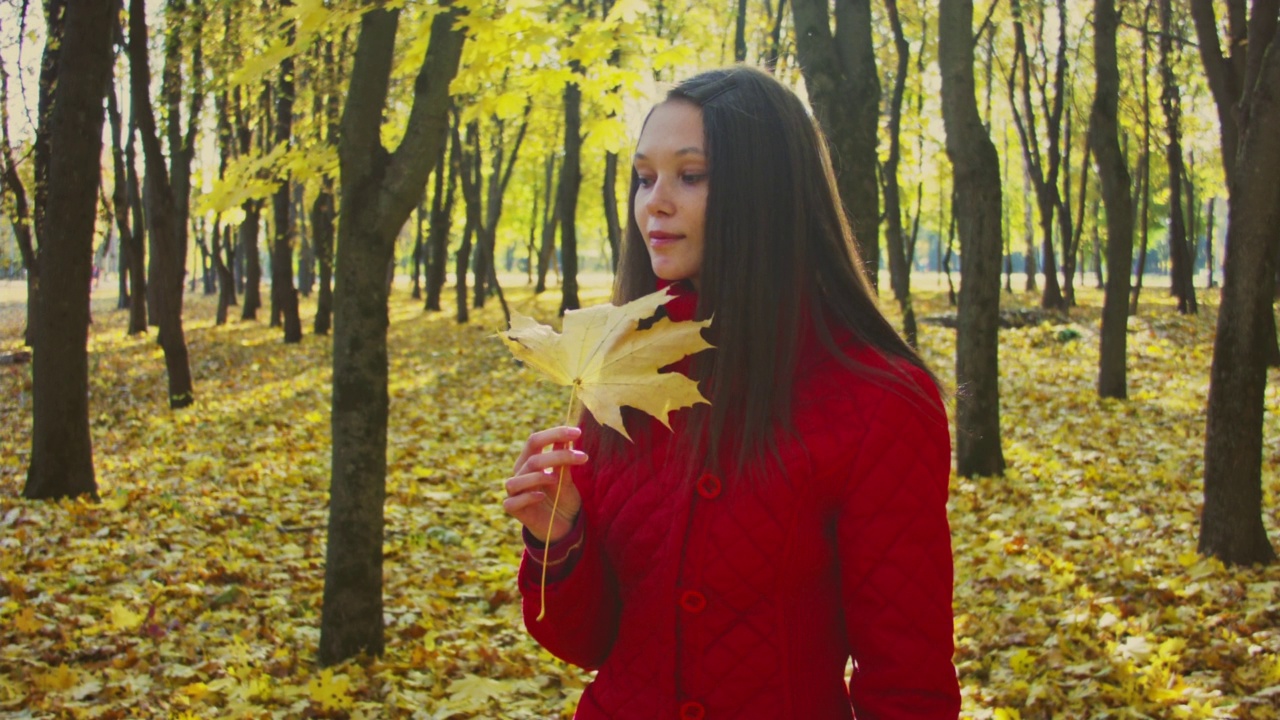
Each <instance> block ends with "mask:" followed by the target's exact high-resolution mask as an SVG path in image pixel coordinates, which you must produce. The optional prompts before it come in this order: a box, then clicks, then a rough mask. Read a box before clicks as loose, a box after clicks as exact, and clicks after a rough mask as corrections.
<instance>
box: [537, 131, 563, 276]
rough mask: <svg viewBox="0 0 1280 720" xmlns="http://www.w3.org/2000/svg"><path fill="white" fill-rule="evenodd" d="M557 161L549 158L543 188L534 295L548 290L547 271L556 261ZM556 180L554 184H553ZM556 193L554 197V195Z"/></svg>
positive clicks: (557, 222)
mask: <svg viewBox="0 0 1280 720" xmlns="http://www.w3.org/2000/svg"><path fill="white" fill-rule="evenodd" d="M555 165H556V161H555V156H554V155H548V156H547V178H546V179H547V182H546V184H545V185H544V186H543V190H544V192H545V193H546V194H545V196H544V198H543V200H544V203H543V206H542V207H543V218H542V245H541V247H540V248H539V249H538V284H537V285H534V288H533V293H534V294H535V295H537V294H538V293H541V292H543V291H545V290H546V289H547V270H548V269H550V267H551V264H552V263H553V262H554V261H555V253H556V226H557V225H558V224H559V223H560V197H561V192H560V180H561V175H560V174H559V173H557V172H556V167H555ZM553 180H554V182H553ZM553 192H554V193H555V194H554V195H552V193H553Z"/></svg>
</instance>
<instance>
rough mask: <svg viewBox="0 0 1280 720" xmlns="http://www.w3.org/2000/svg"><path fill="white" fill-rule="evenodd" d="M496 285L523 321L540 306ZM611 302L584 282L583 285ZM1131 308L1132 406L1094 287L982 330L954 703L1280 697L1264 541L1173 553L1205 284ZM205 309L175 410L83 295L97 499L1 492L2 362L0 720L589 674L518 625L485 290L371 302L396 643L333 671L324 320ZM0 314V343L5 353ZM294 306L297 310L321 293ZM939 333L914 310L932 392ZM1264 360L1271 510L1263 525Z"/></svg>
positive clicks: (473, 692)
mask: <svg viewBox="0 0 1280 720" xmlns="http://www.w3.org/2000/svg"><path fill="white" fill-rule="evenodd" d="M932 280H933V279H932V278H930V279H929V280H927V281H923V282H919V283H917V285H918V286H919V287H920V288H921V289H920V290H919V291H918V294H917V297H916V308H917V313H918V315H919V316H920V317H922V318H923V317H926V316H936V315H941V314H944V313H946V312H948V311H949V308H948V307H947V301H946V294H945V291H943V292H939V291H938V290H936V288H937V285H936V284H935V283H934V282H933V281H932ZM1089 284H1090V285H1092V282H1090V283H1089ZM448 292H449V298H450V299H451V298H452V294H451V293H452V290H451V289H450V290H449V291H448ZM508 294H509V297H510V299H511V301H512V304H513V306H514V307H516V308H517V309H520V310H522V311H524V312H526V313H529V314H534V315H536V316H540V317H543V318H550V317H552V316H553V315H554V311H555V307H556V305H557V302H558V299H559V296H558V291H553V292H548V293H546V294H544V295H542V296H541V297H538V298H534V297H532V296H531V295H530V293H529V292H528V290H525V289H522V288H520V287H516V286H513V287H512V288H511V289H510V290H509V291H508ZM606 294H607V293H606V289H605V287H604V286H603V285H602V284H595V285H592V286H590V287H589V288H588V289H587V291H586V292H584V294H583V300H584V302H587V303H590V302H596V301H600V300H602V299H603V298H604V297H605V296H606ZM887 294H888V293H887V291H886V292H885V295H886V297H887ZM17 300H21V296H20V295H19V296H18V298H17ZM1143 300H1144V303H1143V306H1142V311H1141V313H1140V314H1139V315H1138V316H1137V317H1135V318H1133V319H1132V320H1131V321H1130V332H1129V351H1130V358H1131V360H1130V376H1129V378H1130V386H1129V387H1130V398H1129V400H1127V401H1100V400H1098V399H1097V397H1096V395H1095V393H1094V389H1093V388H1094V380H1095V375H1096V366H1097V354H1098V318H1099V314H1100V309H1099V308H1100V305H1101V295H1100V294H1099V293H1098V292H1097V291H1096V290H1093V289H1085V290H1082V291H1081V296H1080V302H1081V307H1079V308H1076V309H1073V310H1072V312H1071V314H1070V316H1069V317H1063V318H1051V319H1050V320H1047V321H1045V322H1042V323H1039V324H1035V325H1032V326H1029V327H1024V328H1020V329H1010V330H1002V331H1001V333H1000V343H1001V349H1000V353H1001V354H1000V362H1001V396H1002V415H1001V421H1002V432H1003V433H1004V438H1003V443H1004V452H1005V458H1006V460H1007V461H1008V463H1009V470H1008V472H1007V474H1006V475H1005V477H1003V478H1000V479H989V478H980V479H966V478H953V480H952V486H951V505H950V518H951V523H952V534H953V539H954V545H955V564H956V592H955V610H956V624H955V627H956V640H957V655H956V663H957V667H958V669H959V673H960V679H961V683H962V688H963V694H964V716H965V717H969V718H1000V719H1012V718H1027V719H1029V718H1059V717H1061V718H1129V717H1132V718H1143V717H1148V718H1227V717H1238V718H1258V719H1261V718H1280V711H1277V709H1276V708H1277V707H1280V564H1278V565H1274V566H1271V567H1267V568H1236V569H1227V568H1224V567H1223V566H1222V565H1221V564H1220V563H1218V562H1216V561H1213V560H1205V559H1202V558H1201V557H1199V556H1198V555H1197V554H1196V552H1195V548H1196V536H1197V532H1198V513H1199V509H1200V505H1201V500H1202V476H1203V462H1202V455H1203V447H1204V408H1205V404H1206V398H1207V392H1208V383H1209V380H1208V377H1209V365H1210V359H1211V355H1212V338H1213V328H1214V318H1215V313H1216V304H1217V293H1216V291H1213V292H1205V291H1201V302H1202V310H1201V314H1200V315H1198V316H1194V317H1180V316H1178V315H1177V314H1176V312H1174V310H1173V307H1172V305H1171V304H1170V303H1169V302H1167V300H1166V298H1165V297H1164V293H1163V292H1159V291H1151V292H1148V293H1146V294H1145V295H1144V296H1143ZM1005 301H1006V303H1007V304H1008V305H1009V307H1010V308H1027V307H1031V306H1034V303H1035V297H1033V296H1031V295H1026V294H1014V295H1008V296H1006V297H1005ZM213 303H214V301H213V298H207V297H200V296H196V297H190V298H189V299H188V302H187V321H186V330H187V339H188V343H189V345H190V351H191V358H192V361H191V364H192V370H193V373H194V376H195V381H196V404H195V405H194V406H193V407H191V408H188V409H186V410H182V411H178V412H171V411H169V410H168V408H167V403H166V385H165V378H164V364H163V358H162V355H161V352H160V349H159V347H157V345H156V343H155V335H154V332H152V333H151V334H149V335H148V336H146V337H136V338H130V337H127V336H125V334H124V328H125V324H126V320H127V318H126V313H125V312H123V311H115V310H112V308H113V307H114V303H113V302H111V301H109V299H108V298H106V297H99V298H98V299H97V300H95V303H94V324H93V326H92V328H91V331H90V341H89V353H90V394H91V398H90V409H91V412H90V426H91V432H92V435H93V442H94V454H95V465H96V468H97V477H98V483H99V486H100V488H101V492H102V502H101V503H97V504H92V503H88V502H62V503H46V502H28V501H24V500H22V499H20V491H21V488H22V484H23V480H24V478H25V472H26V465H27V458H28V453H29V448H30V427H31V366H30V364H24V365H17V366H5V367H0V715H2V716H4V717H9V718H111V719H119V718H183V719H184V720H190V719H193V718H213V717H222V718H273V717H276V718H345V717H351V718H384V717H385V718H437V719H443V718H471V717H476V718H480V717H502V718H547V717H568V716H569V715H570V714H571V712H572V708H573V706H574V704H575V701H576V698H577V697H578V695H579V694H580V693H581V690H582V687H583V686H584V683H586V682H587V681H588V680H589V678H590V676H589V675H588V674H587V673H584V672H581V671H578V670H576V669H574V668H571V667H568V666H566V665H565V664H563V663H561V662H559V661H557V660H555V659H554V658H552V657H551V656H550V655H548V654H547V653H546V652H544V651H542V650H540V649H539V648H538V647H537V646H536V644H534V643H533V642H532V641H531V640H530V639H529V637H528V636H527V634H526V633H525V631H524V630H523V628H522V626H521V620H520V606H519V600H518V594H517V592H516V588H515V579H514V577H515V570H516V567H517V563H518V561H519V557H520V551H521V544H520V540H519V535H518V533H517V532H516V527H515V524H514V523H513V521H511V520H510V519H509V518H507V517H506V516H505V515H503V513H502V511H501V507H500V505H499V502H500V500H501V498H502V497H503V494H504V493H503V492H502V489H501V485H500V483H501V480H502V478H504V477H505V476H506V475H507V473H508V472H509V470H510V464H511V462H512V460H513V458H514V456H515V454H516V453H517V451H518V448H519V447H520V444H521V443H522V442H523V439H524V437H525V436H526V435H527V433H528V431H529V430H530V429H531V428H536V427H541V426H545V425H549V424H553V423H555V422H557V421H558V418H560V417H561V416H562V415H563V413H564V403H565V402H566V398H565V397H564V393H562V392H561V388H559V387H556V386H551V385H548V384H544V383H541V382H536V381H535V378H534V376H533V374H532V372H531V371H529V370H527V369H521V368H519V367H517V366H516V365H515V363H513V362H512V360H511V358H510V356H509V354H508V353H507V351H506V350H505V349H504V348H503V347H502V345H501V343H500V342H498V340H497V339H496V338H495V337H494V333H495V332H496V331H497V330H498V329H499V327H500V325H501V312H500V309H499V308H498V305H497V303H496V302H492V303H490V305H489V307H486V308H485V309H483V310H481V311H478V312H476V313H475V314H474V315H473V319H472V322H471V323H470V324H467V325H458V324H456V323H455V322H454V321H453V317H452V313H451V312H446V313H424V312H422V310H421V306H420V304H419V302H418V301H414V300H411V299H410V298H409V296H408V293H407V291H404V290H403V289H401V288H397V291H396V292H395V294H394V295H393V297H392V301H391V309H390V317H391V328H390V341H389V343H390V364H391V382H390V392H391V399H392V404H391V419H390V429H389V440H388V448H387V460H388V487H387V504H386V518H387V542H386V567H385V588H384V594H385V598H386V605H385V620H386V627H387V648H386V653H385V655H384V656H382V657H381V658H378V659H362V660H359V661H352V662H349V663H346V664H343V665H341V666H338V667H334V668H331V669H325V670H322V669H320V668H318V667H317V666H316V664H315V655H316V647H317V642H318V636H319V614H320V613H319V606H320V600H321V591H322V586H323V572H324V552H325V542H324V538H325V523H326V502H327V488H328V477H329V441H328V433H329V412H328V405H329V396H330V378H331V370H330V367H331V363H330V359H331V350H330V347H331V346H330V340H329V339H328V338H325V337H316V336H313V335H310V334H308V335H307V336H306V337H305V338H304V339H303V341H302V342H301V343H300V344H297V345H284V344H282V343H281V341H280V338H281V333H280V331H279V330H278V329H272V328H269V327H267V325H266V323H265V322H240V321H235V322H232V323H231V324H229V325H227V326H224V327H215V326H214V325H213V306H214V305H213ZM883 304H884V306H885V309H886V311H887V312H888V313H889V314H890V315H891V317H893V318H894V321H895V322H896V321H897V315H896V308H895V304H894V303H893V302H892V301H891V300H888V299H886V300H885V301H884V303H883ZM13 307H14V306H13V305H12V304H11V303H6V309H7V312H4V313H0V353H3V352H7V351H11V350H16V349H18V348H19V344H20V339H19V338H20V333H21V330H22V315H21V313H20V312H14V311H13ZM303 308H304V327H307V328H309V326H310V325H309V322H310V316H311V315H312V314H313V313H314V300H312V301H305V300H304V303H303ZM237 316H238V313H237ZM260 316H261V317H263V318H265V317H266V316H267V314H266V311H262V312H261V313H260ZM954 340H955V335H954V331H953V330H949V329H946V328H945V327H940V326H938V325H933V324H922V325H921V344H922V352H923V354H924V356H925V357H926V359H927V360H928V361H929V362H930V363H932V364H933V366H934V367H935V368H936V369H937V371H938V372H939V374H940V375H941V377H942V378H943V380H944V382H946V383H948V384H949V385H952V384H953V377H954V375H953V367H954V364H953V362H952V359H951V358H952V356H953V355H952V354H953V351H954ZM1270 379H1271V383H1270V387H1269V389H1268V395H1267V407H1268V409H1269V410H1270V411H1271V412H1270V413H1269V414H1268V416H1267V428H1266V433H1265V438H1266V449H1265V456H1266V457H1265V460H1266V466H1265V468H1264V475H1263V484H1264V494H1265V508H1266V509H1265V517H1264V521H1265V523H1266V526H1267V528H1268V530H1269V531H1270V533H1271V536H1272V538H1273V540H1280V502H1278V501H1277V497H1278V496H1280V414H1278V413H1277V410H1280V392H1277V390H1276V388H1277V385H1278V384H1280V374H1278V373H1277V372H1276V371H1273V374H1272V376H1271V378H1270Z"/></svg>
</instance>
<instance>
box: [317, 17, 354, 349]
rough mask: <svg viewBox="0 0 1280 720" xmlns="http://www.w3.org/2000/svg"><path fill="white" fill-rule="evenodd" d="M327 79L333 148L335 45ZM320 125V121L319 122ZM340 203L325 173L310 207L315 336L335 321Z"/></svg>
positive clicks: (328, 51)
mask: <svg viewBox="0 0 1280 720" xmlns="http://www.w3.org/2000/svg"><path fill="white" fill-rule="evenodd" d="M342 42H343V46H344V47H345V46H346V44H347V35H346V33H345V32H344V33H343V36H342ZM324 68H325V69H324V77H325V85H326V92H325V105H324V107H325V109H324V123H325V129H324V133H325V142H326V143H328V144H329V146H330V147H333V146H336V145H338V132H339V130H338V122H339V112H340V108H339V89H338V87H337V85H338V63H337V61H336V59H335V58H334V51H333V41H332V40H326V41H325V44H324ZM317 122H319V119H318V118H317ZM336 203H337V200H336V198H335V197H334V192H333V176H332V175H329V174H328V173H326V174H325V175H324V176H323V177H322V178H321V179H320V192H319V193H317V194H316V199H315V201H313V202H312V203H311V235H312V240H313V243H314V245H315V249H316V264H317V265H318V268H319V275H320V278H319V279H320V289H319V291H318V292H317V294H316V317H315V320H314V324H313V330H312V331H313V332H314V333H315V334H316V335H328V334H329V324H330V321H331V320H332V318H333V254H334V247H333V245H334V235H335V233H336V232H337V228H336V223H335V218H336V215H337V205H336Z"/></svg>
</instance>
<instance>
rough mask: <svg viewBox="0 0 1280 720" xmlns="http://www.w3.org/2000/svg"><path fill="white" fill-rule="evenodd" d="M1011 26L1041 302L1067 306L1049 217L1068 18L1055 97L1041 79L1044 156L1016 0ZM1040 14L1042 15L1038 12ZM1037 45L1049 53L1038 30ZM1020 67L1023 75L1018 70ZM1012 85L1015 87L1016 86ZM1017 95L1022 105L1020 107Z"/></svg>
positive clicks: (1058, 155) (1013, 99)
mask: <svg viewBox="0 0 1280 720" xmlns="http://www.w3.org/2000/svg"><path fill="white" fill-rule="evenodd" d="M1064 3H1065V0H1058V11H1059V16H1060V17H1061V18H1065V15H1066V10H1065V5H1064ZM1012 9H1013V29H1014V47H1015V50H1014V62H1013V71H1012V72H1011V74H1010V75H1009V83H1010V84H1009V105H1010V108H1011V109H1012V110H1013V119H1014V124H1015V125H1016V126H1017V129H1018V138H1019V139H1020V140H1021V142H1022V152H1023V155H1024V157H1025V160H1026V164H1027V170H1028V173H1029V174H1030V176H1031V182H1032V185H1033V186H1034V187H1035V193H1036V207H1037V209H1038V210H1039V219H1040V234H1041V261H1042V264H1043V270H1044V293H1043V294H1042V295H1041V297H1040V305H1041V307H1044V308H1046V309H1052V310H1066V309H1067V305H1066V298H1065V297H1064V296H1063V294H1062V286H1061V285H1060V284H1059V282H1058V267H1057V261H1056V259H1055V256H1054V248H1053V221H1054V212H1055V210H1056V209H1057V208H1058V207H1059V206H1061V205H1062V198H1061V194H1060V193H1059V192H1058V174H1059V172H1060V170H1061V165H1062V148H1061V143H1060V137H1061V133H1062V113H1063V108H1064V102H1063V101H1064V95H1065V92H1064V83H1065V76H1066V69H1067V60H1066V58H1067V54H1066V53H1067V48H1066V27H1065V25H1066V23H1065V20H1060V21H1059V38H1058V49H1057V55H1056V62H1055V65H1054V75H1053V91H1054V94H1053V98H1052V99H1050V98H1049V96H1048V92H1049V90H1048V88H1046V87H1044V86H1043V85H1042V86H1041V88H1040V91H1041V97H1040V100H1041V105H1042V107H1044V108H1046V112H1045V113H1044V124H1045V130H1046V138H1045V147H1044V152H1045V154H1046V155H1047V158H1042V157H1041V147H1040V141H1039V135H1038V131H1037V129H1036V128H1037V121H1036V113H1035V105H1034V104H1033V103H1032V98H1031V83H1032V68H1031V56H1030V53H1029V51H1028V48H1027V41H1026V19H1025V18H1024V17H1023V15H1024V11H1023V8H1022V3H1021V1H1020V0H1013V5H1012ZM1042 19H1043V18H1042ZM1038 37H1039V38H1040V41H1041V42H1040V46H1039V48H1038V51H1037V56H1040V55H1047V51H1046V50H1045V48H1044V44H1043V40H1044V38H1043V33H1039V34H1038ZM1019 71H1021V81H1020V82H1019V81H1018V80H1017V75H1018V73H1019ZM1015 86H1016V87H1015ZM1019 101H1021V111H1020V110H1019Z"/></svg>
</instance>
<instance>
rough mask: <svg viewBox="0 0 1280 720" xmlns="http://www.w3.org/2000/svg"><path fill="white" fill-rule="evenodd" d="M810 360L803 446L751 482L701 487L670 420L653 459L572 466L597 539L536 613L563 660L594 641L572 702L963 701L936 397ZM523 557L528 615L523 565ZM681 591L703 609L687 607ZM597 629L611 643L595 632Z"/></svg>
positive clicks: (866, 705) (529, 569)
mask: <svg viewBox="0 0 1280 720" xmlns="http://www.w3.org/2000/svg"><path fill="white" fill-rule="evenodd" d="M857 359H858V360H859V361H860V362H864V363H869V364H876V363H879V364H880V365H881V366H882V367H886V368H887V365H886V364H885V363H884V361H883V360H879V359H878V356H872V355H870V353H865V352H864V353H860V354H858V355H857ZM810 367H811V368H812V370H811V372H809V373H808V374H807V375H806V376H805V377H804V379H803V380H802V382H801V383H800V384H799V386H798V387H797V388H796V392H795V407H796V418H795V423H796V427H797V429H798V430H800V432H801V433H802V434H803V435H804V437H805V438H806V443H805V446H804V447H801V446H799V445H789V446H786V447H784V448H783V453H784V458H786V460H787V462H786V467H787V473H786V474H785V475H786V476H785V477H777V478H774V479H772V480H771V481H770V482H769V484H768V485H767V486H766V487H764V488H760V489H756V488H745V487H743V486H741V485H735V484H734V478H732V477H729V478H725V479H724V491H723V492H722V493H721V494H720V495H719V496H718V497H716V498H714V499H705V498H703V497H700V496H699V495H698V493H697V492H696V490H695V486H694V483H693V480H696V478H684V477H681V476H679V474H678V473H676V472H674V471H673V470H671V469H669V468H665V467H664V465H663V462H662V460H663V459H664V458H665V453H666V446H667V443H666V435H665V433H666V431H665V430H660V431H658V432H657V433H656V434H655V440H654V443H653V446H652V448H650V452H651V453H652V454H651V458H652V459H653V462H652V463H647V462H638V463H629V464H619V465H618V466H610V467H604V466H598V467H595V468H593V469H592V472H591V473H590V474H587V473H583V474H581V475H577V476H575V480H576V481H577V482H579V486H580V487H581V488H582V489H583V495H584V498H585V500H586V506H585V507H587V515H586V522H587V543H586V544H587V545H592V544H593V543H594V545H592V547H591V548H589V549H588V550H587V551H584V554H583V559H582V560H580V561H579V566H578V567H575V568H574V570H573V571H572V572H571V573H570V576H569V577H567V578H566V579H565V580H564V581H562V582H560V583H557V587H556V588H555V590H556V592H555V594H554V596H550V597H549V603H551V606H550V608H549V617H548V619H547V620H545V621H544V622H543V623H538V625H541V626H542V627H540V628H534V627H533V622H532V619H531V618H530V621H529V623H530V630H531V631H532V632H534V633H535V635H536V636H537V637H538V639H539V641H540V642H542V643H543V644H544V645H545V646H546V647H547V648H548V649H549V650H551V651H552V652H553V653H556V654H557V655H560V656H561V657H565V658H567V659H570V660H573V659H575V658H579V657H583V656H584V654H585V655H589V654H590V653H586V652H585V650H584V649H585V648H592V649H596V650H598V649H600V648H601V647H603V648H604V650H605V652H604V654H605V656H606V658H605V659H604V661H603V665H602V666H601V667H600V670H599V673H598V674H597V676H596V679H595V681H594V682H593V683H592V684H591V685H590V686H589V687H588V688H587V690H586V692H585V693H584V696H583V700H582V702H581V704H580V706H579V708H578V714H577V717H579V718H588V719H591V718H644V719H645V720H648V719H650V718H676V717H678V713H679V708H680V704H681V703H683V702H685V701H690V700H692V701H696V702H699V703H701V704H702V705H703V706H704V707H705V709H706V714H705V717H706V718H707V719H708V720H717V719H719V718H748V719H749V718H770V719H772V718H805V719H806V720H807V719H810V718H812V719H814V720H824V719H826V718H832V719H834V718H840V719H841V720H845V719H847V718H850V717H852V716H853V714H854V709H855V708H856V710H857V713H858V715H859V716H860V717H862V716H865V717H869V718H955V717H956V716H957V714H958V712H959V691H958V686H957V683H956V678H955V671H954V668H953V667H952V665H951V653H952V639H951V636H952V630H951V582H952V568H951V554H950V534H949V530H948V528H947V524H946V508H945V504H946V487H947V476H948V469H949V465H950V446H949V441H948V437H947V431H946V419H945V416H944V415H943V414H942V411H941V407H940V403H938V402H937V400H936V398H934V402H933V403H926V402H923V401H922V400H920V399H918V398H914V397H904V396H902V394H901V393H897V394H895V393H893V392H891V391H886V390H884V389H883V388H880V387H878V386H876V385H874V384H872V383H869V382H868V381H866V380H864V379H862V378H861V377H860V376H859V375H857V374H855V373H852V372H850V371H848V370H846V369H845V368H844V367H843V366H841V365H840V364H838V363H835V362H825V363H816V364H814V365H811V366H810ZM908 394H909V393H908ZM677 426H678V418H677ZM673 465H678V464H677V463H673ZM815 468H816V470H815ZM525 565H526V566H525V567H524V568H522V571H521V587H522V590H523V591H524V592H525V593H526V597H528V596H529V595H530V594H532V595H533V596H534V597H535V600H534V603H535V605H534V606H533V612H534V613H535V614H536V611H537V610H536V594H537V592H536V590H537V584H536V573H535V572H533V571H535V570H536V565H535V564H532V563H530V562H529V561H528V560H526V564H525ZM591 573H596V575H591ZM579 576H581V577H579ZM584 578H586V579H585V580H584ZM531 580H532V582H531ZM601 586H603V587H606V588H607V587H613V586H616V587H617V588H618V596H617V599H616V601H609V602H600V601H597V600H598V599H588V600H581V598H580V597H579V596H592V595H593V594H594V595H599V594H600V593H599V590H597V589H595V588H598V587H601ZM530 590H532V593H530ZM686 590H696V591H698V592H700V593H702V594H703V595H704V596H705V598H706V601H707V602H706V606H705V608H703V609H701V610H700V611H698V612H690V611H689V610H687V609H684V608H682V607H681V605H680V597H681V593H682V592H684V591H686ZM555 603H561V604H562V607H564V608H570V609H571V611H570V612H560V613H557V612H555ZM615 603H616V604H615ZM610 607H612V608H613V610H612V611H610V610H609V608H610ZM528 608H529V606H528V605H526V610H528ZM611 612H612V613H614V614H612V615H611V614H610V613H611ZM602 618H603V621H602ZM846 627H847V628H848V631H847V632H842V629H843V628H846ZM583 628H590V632H586V631H584V630H583ZM601 633H605V634H607V635H608V636H609V637H610V638H612V637H613V636H614V635H616V640H613V641H612V644H611V645H605V646H602V645H601V640H600V639H599V638H598V637H596V636H597V635H599V634H601ZM851 654H852V655H853V656H854V657H855V662H856V670H855V676H854V681H853V687H852V699H851V698H850V694H849V693H850V690H849V689H848V688H846V687H845V685H844V682H843V671H844V666H845V661H846V659H847V658H848V657H850V655H851Z"/></svg>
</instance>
